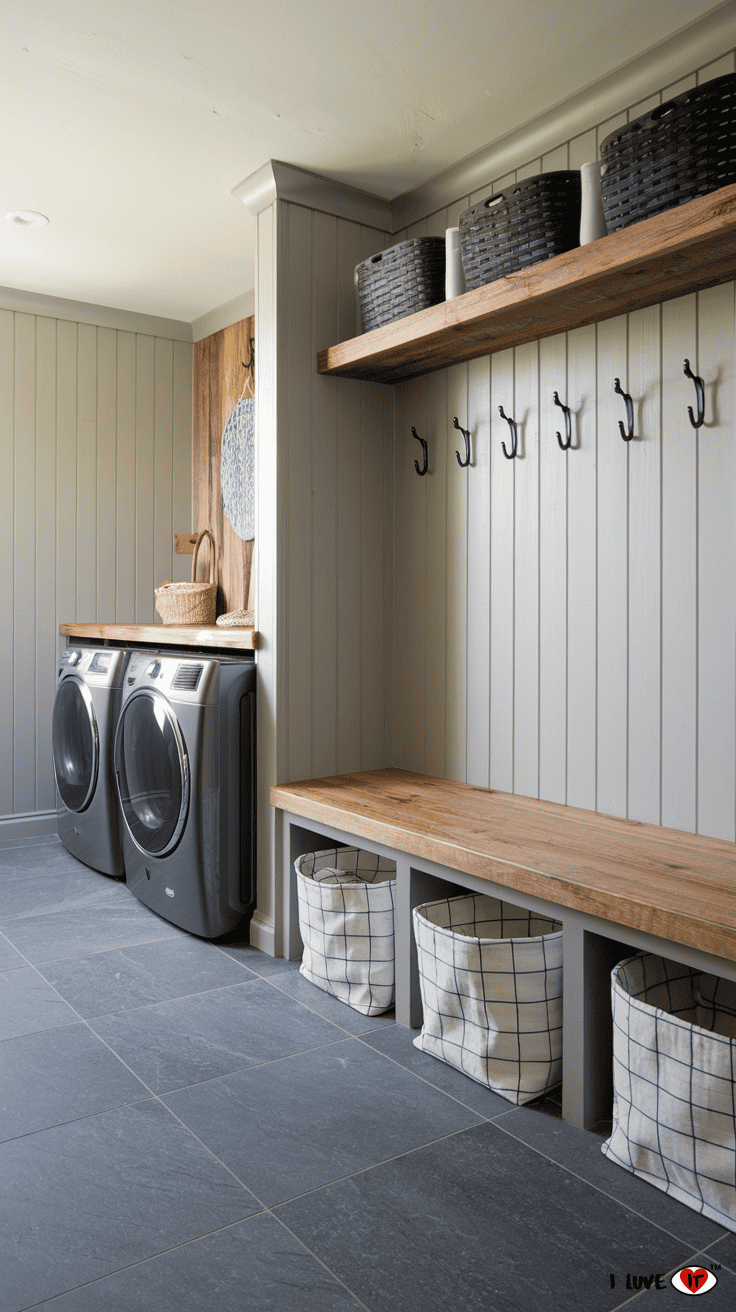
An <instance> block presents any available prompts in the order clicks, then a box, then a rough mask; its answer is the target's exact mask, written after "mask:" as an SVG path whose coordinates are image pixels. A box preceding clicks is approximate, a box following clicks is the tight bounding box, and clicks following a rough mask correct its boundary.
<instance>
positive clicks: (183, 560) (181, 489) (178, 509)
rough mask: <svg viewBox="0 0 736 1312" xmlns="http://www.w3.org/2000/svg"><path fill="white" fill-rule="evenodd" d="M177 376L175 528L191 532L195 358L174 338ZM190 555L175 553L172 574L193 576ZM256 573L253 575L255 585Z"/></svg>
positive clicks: (181, 579) (174, 401)
mask: <svg viewBox="0 0 736 1312" xmlns="http://www.w3.org/2000/svg"><path fill="white" fill-rule="evenodd" d="M173 345H174V379H173V396H172V405H173V434H172V450H173V465H174V467H173V473H172V500H171V504H172V516H173V521H172V532H174V533H188V532H189V531H190V529H191V527H192V362H193V351H192V347H191V345H190V344H189V342H174V344H173ZM189 571H190V561H189V557H188V556H174V572H173V574H172V578H173V579H174V580H175V581H176V582H184V581H186V580H187V579H188V578H189V577H190V573H189ZM252 587H253V576H252V577H251V589H252Z"/></svg>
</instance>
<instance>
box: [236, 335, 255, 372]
mask: <svg viewBox="0 0 736 1312" xmlns="http://www.w3.org/2000/svg"><path fill="white" fill-rule="evenodd" d="M240 363H241V364H242V366H243V368H244V369H250V370H251V371H252V372H253V374H255V371H256V339H255V337H251V339H250V359H249V360H247V361H245V360H241V362H240Z"/></svg>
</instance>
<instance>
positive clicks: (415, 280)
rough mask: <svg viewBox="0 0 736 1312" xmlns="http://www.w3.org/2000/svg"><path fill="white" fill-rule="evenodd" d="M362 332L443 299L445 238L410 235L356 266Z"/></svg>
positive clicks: (423, 308) (413, 312)
mask: <svg viewBox="0 0 736 1312" xmlns="http://www.w3.org/2000/svg"><path fill="white" fill-rule="evenodd" d="M355 280H356V287H357V292H358V303H359V305H360V317H361V323H362V326H363V332H369V331H370V329H371V328H380V326H381V324H384V323H392V322H393V320H394V319H403V318H404V316H405V315H407V314H415V313H416V312H417V310H426V309H427V306H429V305H436V304H437V302H438V301H444V299H445V239H444V237H411V238H410V239H409V240H408V241H400V242H399V243H398V244H397V245H396V246H390V247H389V248H388V250H385V251H379V252H378V254H377V255H371V257H370V259H368V260H363V262H362V264H358V265H357V266H356V269H355Z"/></svg>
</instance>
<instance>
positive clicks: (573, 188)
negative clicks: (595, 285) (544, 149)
mask: <svg viewBox="0 0 736 1312" xmlns="http://www.w3.org/2000/svg"><path fill="white" fill-rule="evenodd" d="M580 195H581V183H580V172H579V170H577V169H562V170H558V171H557V172H555V173H540V174H538V175H537V176H536V177H534V178H525V179H524V181H523V182H517V183H515V185H514V186H513V187H506V188H505V189H504V190H503V191H498V192H496V193H495V195H493V196H488V197H487V198H486V199H485V200H483V201H480V202H479V203H478V204H477V205H473V206H471V208H470V209H469V210H464V212H463V213H462V214H461V215H460V219H459V226H460V251H461V255H462V261H463V272H464V274H465V286H466V288H467V290H468V291H470V290H471V289H472V288H474V287H482V286H484V284H485V283H488V282H494V281H495V280H496V278H503V277H505V275H506V274H509V273H514V272H515V271H516V270H517V269H523V268H524V267H525V266H526V265H528V264H537V263H538V262H539V261H540V260H548V259H550V258H551V256H553V255H562V253H563V252H564V251H569V250H572V248H573V247H574V246H578V245H579V243H580Z"/></svg>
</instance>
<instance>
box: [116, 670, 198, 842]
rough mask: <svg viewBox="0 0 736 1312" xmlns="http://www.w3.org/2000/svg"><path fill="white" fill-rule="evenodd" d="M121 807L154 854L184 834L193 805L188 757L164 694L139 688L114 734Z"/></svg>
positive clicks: (138, 839)
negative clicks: (190, 795) (191, 804)
mask: <svg viewBox="0 0 736 1312" xmlns="http://www.w3.org/2000/svg"><path fill="white" fill-rule="evenodd" d="M115 770H116V774H117V782H118V794H119V796H120V805H121V807H122V810H123V816H124V817H125V823H126V824H127V826H128V829H129V831H130V834H131V837H132V839H133V841H134V842H135V843H136V845H137V846H138V847H139V848H140V849H141V851H142V852H145V853H146V854H147V855H149V856H164V855H165V853H166V852H171V851H172V849H173V848H174V847H176V844H177V843H178V841H179V839H180V838H181V834H182V831H183V829H184V825H185V823H186V818H187V811H188V809H189V758H188V756H187V750H186V747H185V745H184V739H183V737H182V732H181V729H180V728H179V721H178V720H177V718H176V716H175V714H174V712H173V711H172V709H171V707H170V705H169V703H168V702H167V701H166V699H165V698H164V697H162V696H161V694H160V693H158V692H155V691H153V690H149V689H141V690H140V692H134V693H133V695H132V697H130V698H129V700H128V701H127V702H126V703H125V705H124V707H123V710H122V713H121V715H120V719H119V720H118V728H117V733H116V735H115Z"/></svg>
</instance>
